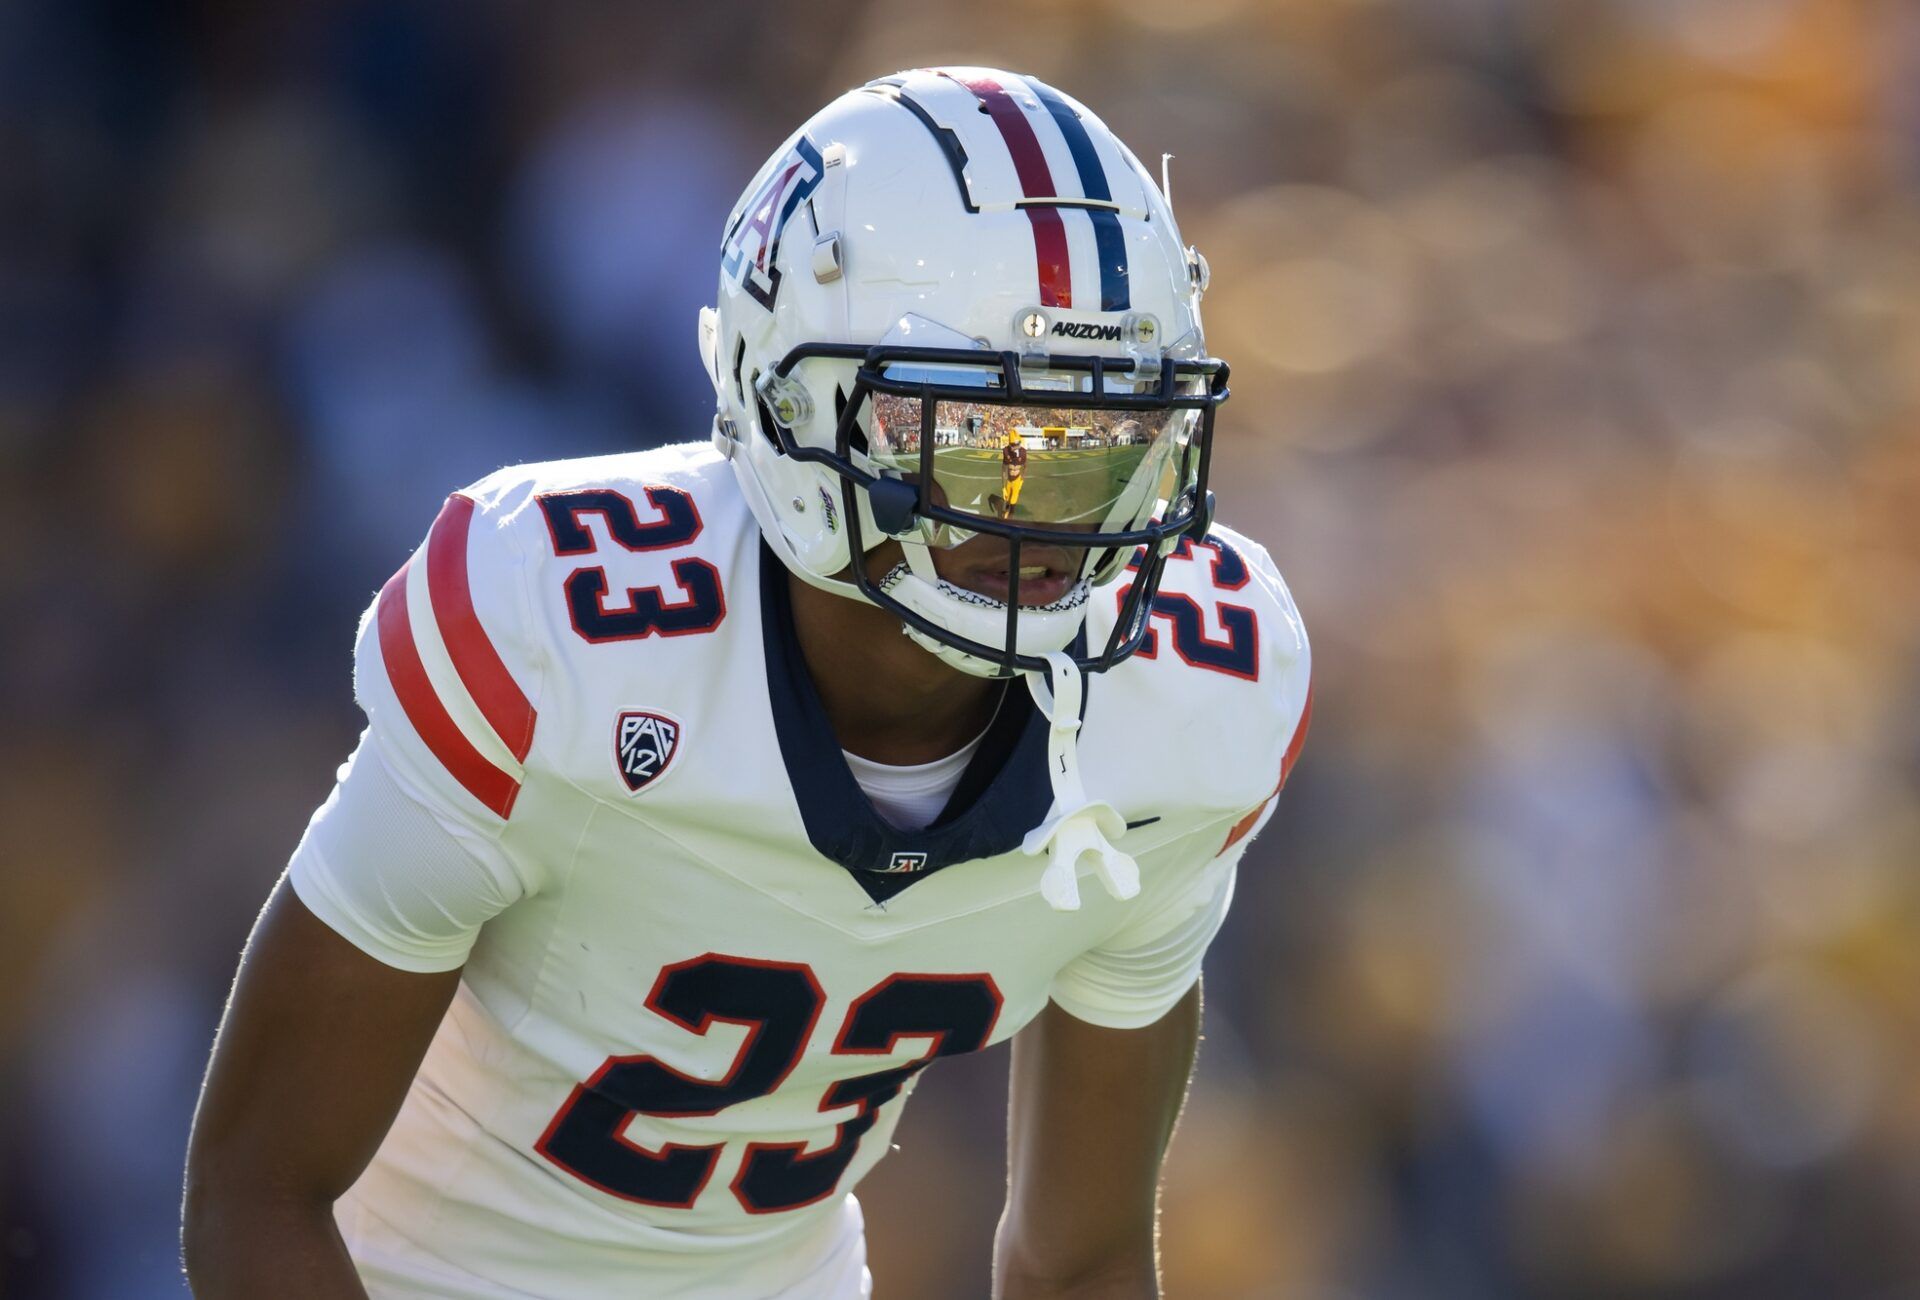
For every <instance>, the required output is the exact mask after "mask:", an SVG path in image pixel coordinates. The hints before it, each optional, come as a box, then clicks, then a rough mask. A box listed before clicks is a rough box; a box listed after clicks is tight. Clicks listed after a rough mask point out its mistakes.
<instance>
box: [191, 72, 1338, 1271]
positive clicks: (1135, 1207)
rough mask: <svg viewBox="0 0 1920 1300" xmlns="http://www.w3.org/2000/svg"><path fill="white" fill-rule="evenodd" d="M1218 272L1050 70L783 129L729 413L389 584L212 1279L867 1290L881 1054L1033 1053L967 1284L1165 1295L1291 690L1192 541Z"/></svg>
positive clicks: (907, 1057) (228, 1157) (824, 115)
mask: <svg viewBox="0 0 1920 1300" xmlns="http://www.w3.org/2000/svg"><path fill="white" fill-rule="evenodd" d="M1206 284H1207V268H1206V263H1205V262H1204V261H1203V260H1202V259H1201V258H1200V256H1199V255H1198V254H1197V253H1195V252H1193V251H1192V250H1191V249H1189V248H1188V247H1186V246H1185V245H1184V244H1183V242H1182V241H1181V239H1180V237H1179V233H1178V227H1177V226H1176V225H1175V222H1174V219H1173V213H1172V211H1171V210H1170V209H1169V207H1168V204H1167V201H1166V199H1165V197H1164V195H1163V194H1162V193H1161V191H1160V189H1159V188H1157V187H1156V186H1155V184H1154V182H1153V180H1152V178H1151V177H1150V176H1149V175H1148V174H1147V172H1146V171H1145V170H1144V169H1143V168H1142V167H1141V165H1140V164H1139V162H1138V161H1137V160H1136V159H1135V158H1134V156H1133V155H1132V154H1131V153H1130V152H1129V151H1128V150H1127V148H1126V146H1125V145H1123V144H1122V143H1121V142H1120V141H1119V140H1118V139H1116V138H1115V137H1114V136H1113V134H1112V133H1111V132H1109V131H1108V130H1107V128H1106V127H1105V126H1103V125H1102V124H1101V122H1100V120H1099V119H1098V118H1096V117H1095V116H1094V115H1093V114H1092V113H1090V112H1089V111H1088V110H1087V109H1085V108H1084V107H1082V106H1081V105H1079V104H1078V103H1076V102H1074V101H1073V100H1071V99H1069V98H1067V97H1066V96H1065V95H1063V94H1061V93H1060V92H1058V91H1056V90H1054V89H1053V88H1051V87H1049V86H1046V85H1043V84H1042V83H1040V82H1038V81H1036V80H1034V79H1032V78H1030V77H1021V76H1015V75H1012V74H1009V73H1006V72H1000V71H994V70H990V69H983V68H944V69H937V70H920V71H914V72H909V73H904V74H902V75H899V76H894V77H887V78H884V79H882V80H879V81H875V82H873V83H871V84H870V85H867V86H864V87H861V88H860V89H858V90H854V91H851V92H849V93H847V94H845V95H843V96H841V97H840V98H839V99H837V100H835V101H834V102H833V103H832V104H830V105H828V106H827V107H826V108H825V109H824V110H822V111H821V112H820V113H819V114H817V115H816V116H815V117H814V118H812V119H811V120H810V121H808V122H807V123H806V124H805V125H804V126H802V127H801V129H800V130H799V131H798V132H796V133H795V134H794V135H793V136H792V137H791V138H790V139H789V140H788V141H787V142H786V144H784V145H783V146H782V147H781V148H780V149H779V151H778V152H777V153H775V154H774V156H773V157H772V158H771V159H770V160H769V161H768V163H767V164H766V166H765V167H764V168H763V169H762V170H761V172H760V174H759V175H758V176H757V177H756V178H755V179H754V181H753V183H752V184H751V185H749V186H748V188H747V191H746V195H745V197H743V198H742V200H741V201H740V204H739V206H738V207H737V208H736V209H735V210H734V212H733V214H732V216H731V218H730V219H729V221H728V223H727V226H726V229H725V232H724V243H723V246H722V256H721V273H720V288H719V302H718V305H717V308H715V309H711V310H709V311H707V312H704V313H703V314H702V319H701V322H700V346H701V348H702V349H703V351H704V353H705V356H706V360H707V366H708V369H709V371H710V373H711V375H712V379H713V383H714V388H715V392H716V394H717V414H716V418H715V421H714V428H713V434H712V439H711V441H710V442H708V443H689V444H686V445H682V446H675V447H668V448H665V449H663V450H660V451H652V452H644V453H635V454H631V455H622V456H612V457H607V458H602V459H594V460H582V461H571V462H564V463H557V464H546V465H534V466H526V467H520V468H515V469H508V470H503V471H500V472H499V473H496V474H493V475H490V476H489V477H487V478H485V479H483V480H481V481H480V482H478V483H476V484H474V485H472V486H471V487H468V488H465V489H463V490H462V491H460V492H457V493H455V494H454V495H453V496H452V497H450V498H449V499H448V501H447V503H446V506H445V508H444V509H443V510H442V511H441V513H440V516H439V518H438V519H437V520H435V521H434V523H433V525H432V528H431V529H430V530H429V531H428V533H427V535H426V539H425V541H424V542H423V544H422V545H421V547H420V549H419V550H418V551H417V552H416V553H415V554H414V555H413V557H412V558H411V559H410V560H409V561H408V562H407V563H406V564H405V565H403V566H402V567H401V569H400V571H399V572H398V573H397V574H395V575H394V576H393V578H392V580H391V581H389V582H388V583H387V584H386V586H385V587H384V588H383V589H382V590H381V592H380V593H379V596H378V597H377V599H375V601H374V602H373V605H372V607H371V608H370V609H369V610H368V611H367V615H366V618H365V619H364V621H363V622H362V624H361V627H360V634H359V642H358V646H357V649H356V659H355V689H356V692H357V695H358V698H359V701H360V703H361V706H362V707H363V709H364V710H365V712H366V716H367V729H366V732H365V733H364V735H363V736H362V737H361V741H360V744H359V747H358V749H357V750H356V751H355V752H354V754H353V755H352V757H351V758H350V759H349V760H348V762H347V764H346V765H345V766H344V767H343V768H342V769H341V772H340V778H339V783H338V785H337V787H336V788H335V789H334V791H333V793H332V794H331V796H330V797H329V798H328V799H327V801H326V803H325V804H324V805H322V807H321V808H320V810H319V811H318V812H317V813H315V815H314V818H313V821H312V823H311V824H310V825H309V827H308V828H307V832H306V835H305V837H304V838H303V839H302V841H301V843H300V845H299V847H298V849H297V850H296V851H295V853H294V856H293V860H292V862H291V864H290V866H289V867H288V869H287V873H286V875H285V877H284V878H283V879H282V880H281V882H280V883H279V884H278V885H277V886H276V888H275V889H274V891H273V893H272V896H271V897H270V899H269V900H268V902H267V906H266V909H265V911H264V912H263V913H262V915H261V918H260V921H259V923H258V925H257V927H256V929H255V931H254V934H253V937H252V939H251V940H250V942H249V945H248V948H247V952H246V955H245V957H244V959H243V961H242V963H241V967H240V974H239V978H238V980H237V983H236V985H235V988H234V993H233V998H232V1001H231V1004H230V1006H229V1007H228V1009H227V1014H226V1019H225V1022H224V1024H223V1025H222V1027H221V1030H220V1034H219V1038H218V1041H217V1043H216V1045H215V1049H214V1053H213V1061H212V1065H211V1067H210V1070H209V1074H208V1078H207V1084H206V1088H205V1092H204V1095H203V1097H202V1100H201V1104H200V1109H199V1113H198V1116H197V1118H196V1121H195V1126H194V1134H193V1143H192V1153H191V1156H190V1160H189V1166H188V1180H187V1183H188V1185H187V1203H186V1231H185V1239H186V1257H187V1265H188V1271H189V1274H190V1277H191V1280H192V1282H193V1284H194V1287H195V1289H196V1291H197V1292H198V1293H199V1294H201V1295H203V1296H207V1297H216V1296H219V1297H225V1296H244V1297H258V1296H268V1295H271V1296H276V1297H300V1296H315V1297H322V1296H324V1297H345V1296H357V1295H361V1294H371V1295H375V1296H405V1297H425V1296H435V1297H447V1296H461V1297H481V1296H486V1297H503V1296H530V1295H532V1296H549V1297H559V1296H566V1297H607V1296H648V1297H665V1296H674V1297H729V1298H735V1297H770V1296H785V1297H835V1298H836V1300H837V1298H839V1297H849V1296H861V1295H866V1294H868V1293H869V1291H870V1287H871V1283H870V1281H869V1279H868V1275H867V1270H866V1265H865V1246H864V1238H863V1235H862V1229H861V1220H860V1210H859V1205H858V1203H857V1201H856V1200H855V1199H854V1196H853V1188H854V1186H855V1184H856V1183H858V1181H859V1180H860V1178H861V1176H862V1175H863V1174H864V1173H865V1172H866V1171H867V1170H868V1169H869V1168H871V1167H872V1166H873V1164H874V1163H875V1162H876V1161H877V1160H878V1159H879V1158H880V1157H881V1155H882V1154H883V1153H884V1152H885V1151H886V1150H887V1146H888V1139H889V1137H890V1136H891V1134H892V1132H893V1128H894V1125H895V1124H896V1122H897V1121H898V1119H899V1115H900V1110H901V1108H902V1106H903V1105H904V1104H905V1099H906V1097H907V1095H908V1094H909V1093H911V1092H912V1090H913V1086H914V1082H915V1079H916V1076H917V1075H918V1073H919V1071H920V1070H921V1069H922V1068H924V1067H925V1066H926V1065H927V1064H928V1063H929V1062H931V1061H932V1060H933V1059H934V1058H936V1057H940V1056H947V1055H952V1054H955V1053H960V1052H970V1051H975V1050H978V1049H980V1048H982V1047H985V1046H987V1045H988V1044H991V1043H995V1042H998V1041H1000V1040H1002V1039H1006V1038H1010V1037H1012V1038H1014V1039H1015V1043H1014V1049H1013V1057H1012V1062H1013V1064H1012V1073H1013V1078H1012V1115H1011V1126H1010V1128H1011V1136H1010V1147H1011V1177H1010V1181H1009V1193H1008V1199H1007V1204H1006V1211H1005V1215H1004V1217H1003V1219H1002V1221H1001V1224H1000V1229H999V1233H998V1238H997V1243H996V1250H995V1287H996V1290H997V1292H998V1293H999V1294H1000V1295H1002V1296H1004V1297H1008V1298H1009V1300H1012V1298H1017V1297H1026V1298H1031V1297H1063V1296H1096V1295H1097V1296H1146V1295H1152V1294H1155V1293H1156V1288H1157V1281H1156V1277H1155V1269H1156V1265H1155V1242H1154V1214H1155V1197H1156V1186H1157V1182H1158V1175H1159V1168H1160V1162H1161V1156H1162V1153H1163V1151H1164V1149H1165V1147H1166V1144H1167V1140H1168V1137H1169V1134H1170V1133H1171V1131H1172V1128H1173V1124H1174V1119H1175V1116H1176V1114H1177V1112H1178V1110H1179V1107H1180V1104H1181V1100H1182V1097H1183V1095H1184V1092H1185V1088H1186V1081H1187V1075H1188V1070H1189V1067H1190V1065H1191V1063H1192V1060H1193V1054H1194V1044H1195V1040H1196V1029H1197V1024H1198V1017H1199V989H1198V977H1199V970H1200V962H1201V956H1202V954H1203V953H1204V952H1205V950H1206V948H1207V945H1208V942H1209V941H1210V940H1211V938H1212V937H1213V935H1214V933H1215V931H1216V930H1217V929H1218V927H1219V926H1220V924H1221V920H1222V918H1223V917H1224V916H1225V914H1226V911H1227V907H1228V903H1229V901H1230V899H1231V897H1232V893H1233V882H1234V872H1235V866H1236V863H1237V861H1238V859H1239V856H1240V854H1241V852H1242V850H1244V848H1245V847H1246V843H1247V839H1248V836H1249V835H1251V834H1252V833H1253V832H1254V831H1255V830H1257V829H1258V828H1259V826H1260V824H1261V822H1262V820H1263V819H1264V818H1265V817H1266V816H1267V815H1268V813H1269V812H1270V811H1271V808H1272V806H1273V802H1274V799H1275V796H1276V795H1277V794H1278V792H1279V787H1280V785H1281V784H1282V783H1284V781H1285V779H1286V775H1287V771H1288V768H1289V767H1290V765H1291V764H1292V762H1293V759H1294V756H1295V755H1296V754H1297V752H1298V750H1299V746H1300V742H1301V739H1302V737H1303V736H1304V734H1305V731H1306V725H1307V712H1308V684H1309V668H1308V652H1307V640H1306V636H1305V633H1304V631H1303V630H1302V627H1301V623H1300V619H1299V616H1298V614H1297V613H1296V612H1295V610H1294V607H1293V604H1292V601H1291V600H1290V599H1289V597H1288V595H1287V591H1286V588H1285V586H1284V585H1283V584H1282V582H1281V580H1280V577H1279V575H1278V574H1277V573H1276V572H1275V571H1274V568H1273V565H1272V563H1271V562H1270V561H1269V559H1268V557H1267V553H1266V552H1265V551H1264V550H1262V549H1261V548H1260V547H1259V546H1258V545H1257V544H1255V543H1253V542H1251V541H1249V540H1247V539H1246V538H1244V537H1242V536H1240V535H1238V534H1236V533H1233V532H1231V531H1229V530H1227V529H1225V528H1222V527H1216V526H1213V524H1212V521H1211V514H1212V510H1211V504H1210V502H1211V498H1210V497H1209V495H1208V493H1207V488H1206V480H1207V471H1208V461H1209V454H1210V449H1211V442H1212V437H1213V424H1214V414H1215V411H1216V408H1217V407H1218V406H1219V404H1220V403H1221V401H1222V400H1224V398H1225V397H1226V394H1227V385H1226V379H1227V367H1226V366H1225V364H1224V363H1222V362H1220V361H1218V360H1215V359H1213V358H1212V357H1210V356H1209V355H1208V352H1207V350H1206V346H1205V342H1204V339H1203V336H1202V332H1201V322H1200V311H1199V307H1200V298H1201V295H1202V292H1203V291H1204V290H1205V288H1206ZM1056 425H1066V426H1070V427H1073V428H1074V429H1076V430H1084V431H1085V432H1084V433H1083V434H1082V435H1081V436H1079V437H1078V438H1075V439H1067V438H1064V437H1063V438H1062V440H1061V446H1060V448H1059V449H1057V450H1056V449H1052V448H1051V445H1050V449H1049V451H1048V452H1047V454H1046V455H1045V456H1036V457H1034V458H1033V459H1032V461H1031V462H1030V463H1028V464H1026V465H1025V466H1024V467H1023V473H1022V476H1021V482H1022V488H1021V492H1022V496H1021V501H1020V511H1019V513H1020V516H1021V517H1020V520H1019V521H1018V522H1015V521H1013V520H1012V519H1011V518H1006V517H1002V512H1001V511H1000V510H998V509H996V508H995V507H994V506H993V505H992V504H991V501H990V498H992V497H993V496H995V495H997V494H998V495H1001V496H1002V497H1003V500H1006V496H1005V490H1004V486H1003V472H1004V470H1005V466H1006V461H1005V459H1004V454H1003V449H1004V448H1011V447H1012V446H1014V445H1016V443H1018V441H1019V435H1018V434H1017V433H1016V432H1015V431H1016V430H1018V429H1030V428H1035V427H1043V428H1045V427H1053V426H1056ZM961 428H969V429H972V430H973V431H974V433H975V435H976V436H974V437H972V438H963V437H961V436H960V434H959V432H958V430H960V429H961ZM1007 504H1009V505H1010V504H1011V501H1010V500H1007ZM1011 513H1012V512H1011V511H1010V510H1009V511H1007V512H1006V514H1007V515H1011Z"/></svg>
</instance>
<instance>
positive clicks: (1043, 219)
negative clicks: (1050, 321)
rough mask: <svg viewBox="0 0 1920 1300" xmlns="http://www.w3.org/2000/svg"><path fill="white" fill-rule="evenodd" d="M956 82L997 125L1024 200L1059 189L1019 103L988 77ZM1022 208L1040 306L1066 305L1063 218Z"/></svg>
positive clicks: (1069, 298)
mask: <svg viewBox="0 0 1920 1300" xmlns="http://www.w3.org/2000/svg"><path fill="white" fill-rule="evenodd" d="M961 84H962V85H964V86H965V87H966V88H967V89H968V90H971V91H972V92H973V93H974V95H975V97H976V98H978V99H979V101H980V102H981V103H982V104H985V105H986V107H987V116H988V117H991V118H992V119H993V124H994V126H996V127H998V128H999V130H1000V138H1001V139H1002V140H1004V141H1006V143H1007V152H1008V153H1010V154H1012V155H1013V170H1014V174H1015V175H1017V176H1018V177H1019V178H1020V189H1021V191H1022V192H1023V193H1025V195H1026V196H1027V197H1028V198H1029V199H1051V198H1057V197H1059V192H1058V191H1057V190H1055V189H1054V186H1053V169H1052V168H1050V167H1048V166H1047V155H1046V153H1045V152H1044V151H1043V150H1042V149H1041V148H1040V137H1039V136H1037V135H1035V134H1034V133H1033V124H1032V123H1031V122H1029V121H1027V115H1026V114H1025V113H1023V112H1021V111H1020V105H1018V104H1016V103H1014V102H1013V96H1011V95H1009V94H1008V93H1007V92H1006V90H1005V88H1003V87H1002V86H1001V85H1000V83H999V82H997V81H995V80H993V79H992V78H991V77H976V78H974V79H973V80H972V81H965V82H961ZM1025 211H1026V214H1027V220H1028V221H1030V222H1032V224H1033V254H1034V261H1035V262H1036V263H1037V264H1038V269H1039V273H1040V305H1041V306H1042V307H1071V306H1073V276H1072V268H1071V265H1070V263H1069V261H1068V258H1067V226H1066V223H1065V222H1064V221H1062V220H1061V219H1060V214H1059V213H1058V212H1056V211H1055V210H1054V209H1053V208H1052V207H1051V206H1046V205H1042V206H1040V207H1030V208H1027V209H1025Z"/></svg>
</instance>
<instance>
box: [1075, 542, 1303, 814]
mask: <svg viewBox="0 0 1920 1300" xmlns="http://www.w3.org/2000/svg"><path fill="white" fill-rule="evenodd" d="M1127 590H1128V586H1127V579H1126V578H1125V577H1123V578H1122V579H1121V580H1120V581H1119V582H1117V583H1116V584H1114V586H1113V587H1111V588H1109V589H1107V591H1105V592H1102V593H1099V594H1098V595H1097V596H1096V599H1097V600H1099V601H1100V604H1099V605H1097V606H1096V612H1095V617H1093V618H1092V619H1090V620H1089V628H1088V631H1089V635H1090V636H1092V637H1095V638H1099V637H1103V636H1105V635H1106V634H1107V633H1108V632H1109V631H1110V630H1111V628H1112V627H1113V622H1114V619H1115V617H1116V615H1117V613H1118V609H1119V605H1120V603H1121V602H1122V601H1123V600H1124V599H1125V596H1126V592H1127ZM1097 643H1098V642H1097V639H1096V641H1095V644H1097ZM1312 677H1313V666H1312V654H1311V650H1310V648H1309V645H1308V642H1307V632H1306V625H1305V624H1304V622H1303V621H1302V620H1301V618H1300V612H1299V610H1298V609H1296V608H1295V607H1294V603H1293V597H1292V594H1291V593H1290V592H1288V590H1287V585H1286V583H1285V582H1284V581H1283V580H1282V579H1281V577H1280V573H1279V571H1278V570H1277V569H1276V568H1275V567H1274V564H1273V560H1272V558H1271V557H1270V556H1269V555H1268V554H1267V551H1266V548H1265V547H1263V546H1261V545H1260V544H1259V543H1258V542H1255V541H1252V540H1250V539H1249V538H1246V537H1244V536H1242V535H1241V534H1239V533H1237V532H1234V531H1233V530H1232V529H1229V528H1226V527H1223V526H1216V527H1215V528H1214V529H1213V530H1212V531H1211V532H1209V533H1208V534H1207V537H1206V540H1204V541H1202V542H1198V543H1194V542H1190V541H1185V540H1183V541H1182V542H1181V545H1180V549H1179V550H1178V551H1176V552H1175V553H1174V554H1173V555H1171V556H1170V557H1168V560H1167V565H1166V570H1165V572H1164V573H1163V575H1162V578H1161V583H1160V590H1159V592H1158V593H1157V594H1156V595H1155V597H1154V601H1153V613H1152V615H1151V618H1150V620H1149V630H1148V632H1147V637H1146V640H1145V642H1144V643H1143V644H1142V646H1141V648H1140V650H1139V651H1138V652H1136V653H1135V654H1134V656H1133V657H1132V658H1130V659H1128V660H1127V661H1126V662H1125V663H1122V664H1121V665H1119V666H1118V667H1117V668H1115V669H1114V670H1113V671H1111V672H1109V673H1107V674H1106V677H1105V680H1103V681H1097V682H1095V683H1094V684H1093V685H1092V686H1091V688H1090V691H1089V709H1088V716H1087V721H1086V729H1085V731H1084V732H1083V734H1082V742H1081V743H1082V745H1083V746H1084V747H1085V749H1084V750H1083V752H1085V753H1088V754H1091V755H1094V756H1095V757H1094V760H1093V761H1095V762H1098V763H1099V764H1100V765H1101V766H1102V767H1103V768H1106V769H1107V771H1108V773H1109V774H1110V775H1111V778H1112V779H1113V780H1114V782H1115V785H1114V786H1112V787H1109V788H1113V789H1115V790H1116V792H1125V797H1126V798H1127V800H1128V802H1127V804H1126V805H1125V806H1126V807H1127V808H1128V810H1129V813H1128V815H1129V816H1130V817H1132V816H1136V815H1137V814H1136V813H1135V812H1134V811H1133V810H1134V809H1138V808H1142V807H1145V806H1147V805H1149V804H1151V805H1153V806H1154V807H1155V809H1156V811H1161V812H1162V813H1163V815H1165V816H1166V817H1168V819H1169V820H1170V821H1183V822H1185V823H1187V824H1188V825H1189V826H1192V825H1198V824H1201V823H1202V822H1205V821H1213V820H1229V819H1232V818H1236V817H1241V816H1243V815H1244V814H1246V813H1248V812H1249V810H1252V811H1254V812H1256V813H1257V812H1258V810H1259V809H1260V808H1262V807H1263V806H1264V805H1265V804H1266V803H1267V801H1268V800H1270V799H1271V798H1272V797H1273V795H1274V794H1276V793H1277V792H1278V789H1279V786H1280V785H1283V784H1284V783H1285V781H1286V777H1287V773H1288V772H1289V771H1290V770H1291V768H1292V765H1293V762H1294V759H1295V758H1296V757H1297V756H1298V754H1299V750H1300V742H1301V741H1302V740H1304V738H1305V735H1306V727H1307V717H1308V712H1309V708H1310V705H1309V699H1310V696H1311V694H1312ZM1115 756H1119V757H1118V758H1116V757H1115ZM1133 773H1142V774H1144V776H1136V775H1133ZM1143 781H1144V786H1143V784H1142V783H1143ZM1089 788H1090V789H1091V788H1092V779H1091V778H1089Z"/></svg>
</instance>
